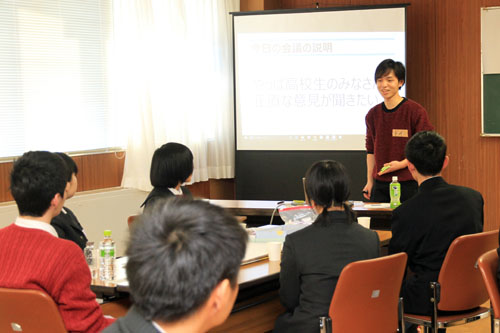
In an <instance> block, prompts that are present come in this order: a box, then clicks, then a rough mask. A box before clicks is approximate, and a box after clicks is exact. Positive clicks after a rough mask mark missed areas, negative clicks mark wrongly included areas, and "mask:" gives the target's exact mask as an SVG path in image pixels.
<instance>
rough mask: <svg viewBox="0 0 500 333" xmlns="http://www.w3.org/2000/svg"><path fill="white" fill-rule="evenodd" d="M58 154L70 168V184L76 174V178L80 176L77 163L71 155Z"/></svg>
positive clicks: (68, 177)
mask: <svg viewBox="0 0 500 333" xmlns="http://www.w3.org/2000/svg"><path fill="white" fill-rule="evenodd" d="M56 154H57V156H59V157H60V158H62V159H63V161H64V163H66V167H67V168H68V174H67V180H68V182H70V181H71V178H72V177H73V174H75V176H76V175H77V174H78V167H77V166H76V163H75V161H74V160H73V159H72V158H71V157H70V156H69V155H66V154H65V153H56Z"/></svg>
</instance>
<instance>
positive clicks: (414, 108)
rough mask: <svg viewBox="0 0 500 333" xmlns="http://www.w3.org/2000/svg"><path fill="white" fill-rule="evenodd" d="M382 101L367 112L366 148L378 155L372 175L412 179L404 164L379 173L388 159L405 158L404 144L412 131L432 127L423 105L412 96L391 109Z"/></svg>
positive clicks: (381, 179)
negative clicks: (412, 98)
mask: <svg viewBox="0 0 500 333" xmlns="http://www.w3.org/2000/svg"><path fill="white" fill-rule="evenodd" d="M382 104H383V103H380V104H378V105H375V106H374V107H373V108H371V110H370V111H368V113H367V114H366V119H365V120H366V152H367V153H368V154H374V155H375V168H374V169H373V178H375V179H377V180H380V181H385V182H390V181H391V180H392V176H398V180H399V181H407V180H413V177H412V175H411V173H410V171H409V170H408V168H404V169H401V170H398V171H395V172H390V173H387V174H384V175H382V176H379V175H377V173H378V172H379V171H380V169H381V168H382V167H383V166H384V164H385V163H389V162H392V161H396V160H397V161H402V160H404V159H405V146H406V143H407V142H408V140H409V139H410V138H411V137H412V135H413V134H415V133H417V132H420V131H432V130H433V129H434V127H433V126H432V125H431V123H430V122H429V119H428V117H427V112H426V111H425V109H424V107H423V106H422V105H420V104H418V103H416V102H414V101H412V100H410V99H405V100H404V101H402V102H401V103H400V104H399V105H398V106H397V107H396V108H394V109H392V110H387V109H385V106H384V107H383V106H382Z"/></svg>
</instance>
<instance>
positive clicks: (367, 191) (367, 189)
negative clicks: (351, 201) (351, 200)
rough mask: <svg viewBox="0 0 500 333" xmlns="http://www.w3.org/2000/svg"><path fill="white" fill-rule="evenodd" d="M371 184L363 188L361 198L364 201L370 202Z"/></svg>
mask: <svg viewBox="0 0 500 333" xmlns="http://www.w3.org/2000/svg"><path fill="white" fill-rule="evenodd" d="M372 188H373V183H366V185H365V187H363V196H364V197H365V199H367V200H370V195H371V194H372Z"/></svg>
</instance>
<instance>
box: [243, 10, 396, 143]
mask: <svg viewBox="0 0 500 333" xmlns="http://www.w3.org/2000/svg"><path fill="white" fill-rule="evenodd" d="M393 10H394V9H393ZM399 10H401V9H399ZM340 13H344V15H345V12H340ZM362 13H363V14H367V11H362ZM403 13H404V11H403ZM323 14H325V13H323ZM333 14H334V15H339V12H333ZM296 15H298V14H296ZM301 15H306V16H307V15H308V14H307V13H306V14H301ZM309 15H311V14H309ZM273 16H277V15H273ZM263 17H264V19H268V18H267V17H265V16H263ZM363 17H365V16H363ZM358 20H360V23H359V25H354V26H352V27H351V28H350V29H349V30H351V31H288V32H287V31H279V32H276V31H274V32H270V31H244V30H246V29H241V30H242V31H238V30H236V27H237V26H236V23H235V31H238V33H237V34H236V35H235V47H236V48H235V65H236V73H235V81H236V82H235V83H236V84H235V88H236V125H237V149H239V150H364V138H365V132H366V127H365V116H366V113H367V112H368V110H369V109H370V108H371V107H372V106H374V105H376V104H378V103H380V102H382V100H383V99H382V97H381V96H380V94H379V93H378V91H377V87H376V84H375V81H374V71H375V68H376V66H377V65H378V64H379V63H380V62H381V61H382V60H384V59H387V58H392V59H395V60H398V61H402V62H404V59H405V32H404V19H403V24H402V25H401V24H400V25H398V28H397V29H392V30H394V31H385V30H387V29H381V30H384V31H359V30H361V29H362V28H366V27H365V26H364V25H365V24H366V20H363V19H362V17H361V18H358ZM326 22H327V23H328V20H326ZM336 24H338V22H337V23H336ZM350 24H351V25H352V22H350ZM293 27H294V29H296V28H297V25H293ZM348 27H349V25H348ZM342 28H345V25H342ZM371 28H372V30H373V26H372V27H371ZM309 29H310V27H309ZM321 29H327V28H325V27H324V26H322V28H321ZM305 30H307V29H305ZM337 30H338V29H337ZM403 88H404V87H403ZM401 95H403V96H404V90H402V91H401Z"/></svg>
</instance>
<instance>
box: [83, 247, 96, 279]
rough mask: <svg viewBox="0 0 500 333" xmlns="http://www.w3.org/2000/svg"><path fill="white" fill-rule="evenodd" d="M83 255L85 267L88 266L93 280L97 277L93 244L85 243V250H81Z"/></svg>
mask: <svg viewBox="0 0 500 333" xmlns="http://www.w3.org/2000/svg"><path fill="white" fill-rule="evenodd" d="M83 254H84V255H85V260H86V261H87V265H89V269H90V275H91V276H92V279H95V278H96V275H97V267H96V266H97V260H96V257H95V248H94V242H87V245H86V246H85V249H83Z"/></svg>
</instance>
